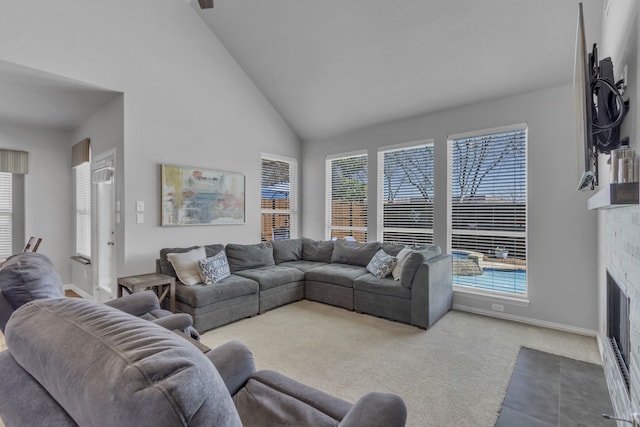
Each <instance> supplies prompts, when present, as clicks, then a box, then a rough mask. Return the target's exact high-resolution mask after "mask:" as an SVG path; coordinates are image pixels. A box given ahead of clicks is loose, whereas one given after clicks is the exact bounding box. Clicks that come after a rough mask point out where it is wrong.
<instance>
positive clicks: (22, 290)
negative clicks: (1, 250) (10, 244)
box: [0, 252, 64, 310]
mask: <svg viewBox="0 0 640 427" xmlns="http://www.w3.org/2000/svg"><path fill="white" fill-rule="evenodd" d="M0 290H1V291H2V295H4V297H5V299H6V300H7V302H8V303H9V305H10V306H11V307H12V308H13V309H14V310H15V309H17V308H18V307H21V306H23V305H24V304H26V303H28V302H30V301H34V300H38V299H42V298H56V297H61V296H64V290H63V289H62V281H61V279H60V275H59V274H58V272H57V270H56V269H55V267H54V266H53V264H52V263H51V261H50V260H49V258H47V257H46V256H45V255H43V254H40V253H35V252H25V253H21V254H18V255H14V256H12V257H11V258H9V259H8V260H7V262H6V263H5V264H4V265H3V266H2V269H0Z"/></svg>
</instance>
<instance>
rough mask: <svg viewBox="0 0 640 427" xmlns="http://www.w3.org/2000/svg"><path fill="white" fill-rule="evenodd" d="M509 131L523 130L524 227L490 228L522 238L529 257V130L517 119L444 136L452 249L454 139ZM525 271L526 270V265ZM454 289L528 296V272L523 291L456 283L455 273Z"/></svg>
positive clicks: (516, 297)
mask: <svg viewBox="0 0 640 427" xmlns="http://www.w3.org/2000/svg"><path fill="white" fill-rule="evenodd" d="M512 132H523V133H524V144H525V147H524V180H525V182H524V191H523V194H524V205H525V210H524V231H519V232H516V231H510V232H507V231H498V230H493V231H492V233H493V234H492V236H496V237H502V238H509V237H513V238H522V239H523V240H524V259H525V261H527V260H528V251H529V237H528V230H529V224H528V211H529V207H528V205H529V197H528V192H529V167H528V152H529V133H528V125H527V124H526V123H520V124H515V125H510V126H501V127H495V128H489V129H483V130H477V131H471V132H465V133H459V134H453V135H449V136H448V137H447V218H446V219H447V247H448V248H449V250H450V252H451V253H453V252H454V251H455V248H453V235H454V234H455V231H456V230H454V229H453V224H452V221H453V192H452V190H453V188H452V187H453V165H452V164H453V143H454V141H456V140H461V139H468V138H479V137H483V136H492V135H500V134H506V133H512ZM463 234H468V235H474V234H477V235H489V233H482V232H477V231H476V232H474V231H473V230H465V231H464V233H463ZM525 271H527V272H528V269H526V270H525ZM454 289H455V290H457V291H465V292H470V293H475V294H480V295H494V296H502V297H506V298H510V299H513V300H516V301H517V300H527V298H528V294H529V275H528V274H526V275H525V292H524V293H518V292H515V290H514V291H505V290H493V289H486V288H482V287H477V286H471V285H465V284H459V283H456V275H455V274H454Z"/></svg>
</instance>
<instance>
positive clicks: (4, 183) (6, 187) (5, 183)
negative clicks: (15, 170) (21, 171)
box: [0, 172, 14, 258]
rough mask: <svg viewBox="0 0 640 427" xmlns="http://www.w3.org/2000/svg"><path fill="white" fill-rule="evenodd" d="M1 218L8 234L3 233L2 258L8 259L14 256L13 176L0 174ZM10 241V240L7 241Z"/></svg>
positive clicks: (0, 247)
mask: <svg viewBox="0 0 640 427" xmlns="http://www.w3.org/2000/svg"><path fill="white" fill-rule="evenodd" d="M0 208H5V209H0V217H2V218H3V221H1V222H3V223H4V224H3V226H6V227H7V230H6V232H3V233H1V235H2V236H3V239H2V240H3V242H2V244H1V245H0V258H8V257H9V256H11V254H13V225H14V221H13V214H14V212H13V174H12V173H11V172H0ZM6 239H8V240H6Z"/></svg>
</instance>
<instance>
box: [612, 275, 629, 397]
mask: <svg viewBox="0 0 640 427" xmlns="http://www.w3.org/2000/svg"><path fill="white" fill-rule="evenodd" d="M607 331H608V332H607V335H608V337H609V341H610V343H611V347H612V349H613V353H614V355H615V357H616V360H617V362H618V367H619V369H620V373H621V374H622V378H623V379H624V382H625V385H626V388H627V392H629V358H630V356H631V343H630V324H629V297H628V296H627V295H626V294H625V292H624V290H622V289H621V288H620V286H618V283H617V282H616V281H615V279H614V278H613V276H611V274H610V273H609V271H607Z"/></svg>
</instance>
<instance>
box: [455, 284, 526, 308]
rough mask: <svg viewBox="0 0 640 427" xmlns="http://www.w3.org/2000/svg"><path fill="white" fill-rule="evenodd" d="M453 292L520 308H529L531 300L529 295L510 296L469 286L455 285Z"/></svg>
mask: <svg viewBox="0 0 640 427" xmlns="http://www.w3.org/2000/svg"><path fill="white" fill-rule="evenodd" d="M453 292H454V293H455V294H458V295H465V296H470V297H473V298H477V299H480V300H485V301H499V302H505V303H508V304H510V305H517V306H519V307H528V306H529V302H530V301H529V298H527V295H523V296H517V295H516V294H514V295H509V294H506V293H504V292H496V291H490V290H486V289H475V288H469V287H468V286H460V285H453Z"/></svg>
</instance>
